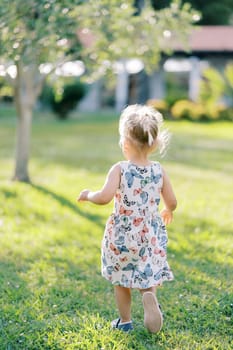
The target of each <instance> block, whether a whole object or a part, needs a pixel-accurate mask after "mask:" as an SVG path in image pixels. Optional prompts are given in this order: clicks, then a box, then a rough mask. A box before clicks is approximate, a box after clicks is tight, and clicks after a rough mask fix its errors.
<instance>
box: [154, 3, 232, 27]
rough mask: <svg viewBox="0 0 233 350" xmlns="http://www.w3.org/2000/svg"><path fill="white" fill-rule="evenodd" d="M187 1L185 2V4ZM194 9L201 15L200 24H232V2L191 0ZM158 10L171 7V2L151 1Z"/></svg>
mask: <svg viewBox="0 0 233 350" xmlns="http://www.w3.org/2000/svg"><path fill="white" fill-rule="evenodd" d="M185 1H186V0H183V1H182V2H183V3H184V2H185ZM188 2H189V3H190V4H191V5H192V6H193V8H195V9H197V10H198V11H199V12H200V13H201V18H200V21H199V22H198V23H199V24H203V25H228V24H232V20H233V19H232V1H231V0H222V1H218V0H205V1H202V0H189V1H188ZM151 3H152V5H153V7H154V8H155V9H156V10H159V9H162V8H164V7H166V6H169V4H170V3H171V0H151Z"/></svg>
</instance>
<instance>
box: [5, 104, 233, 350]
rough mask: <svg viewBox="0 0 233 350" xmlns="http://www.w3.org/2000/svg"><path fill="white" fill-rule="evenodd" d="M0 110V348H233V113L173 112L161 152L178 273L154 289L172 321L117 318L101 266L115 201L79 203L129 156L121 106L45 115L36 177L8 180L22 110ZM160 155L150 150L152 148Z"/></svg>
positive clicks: (34, 161) (35, 145)
mask: <svg viewBox="0 0 233 350" xmlns="http://www.w3.org/2000/svg"><path fill="white" fill-rule="evenodd" d="M7 114H8V110H7V109H1V111H0V169H1V171H0V201H1V207H0V350H20V349H23V350H48V349H51V350H62V349H66V350H72V349H78V350H84V349H85V350H97V349H99V350H131V349H135V350H144V349H145V350H149V349H150V350H152V349H153V350H157V349H158V350H168V349H169V350H183V349H184V350H194V349H195V350H215V349H216V350H217V349H220V350H230V349H232V348H233V327H232V326H233V325H232V312H233V283H232V279H233V254H232V251H233V249H232V248H233V239H232V233H233V191H232V174H233V123H230V122H228V123H227V122H221V123H220V122H219V123H217V122H216V123H212V124H198V123H190V122H171V121H170V122H166V126H167V127H168V128H169V130H170V131H171V132H172V134H173V137H172V142H171V144H170V147H169V150H168V153H167V155H166V157H165V158H163V159H160V161H161V162H162V163H163V165H164V167H165V169H166V170H167V172H168V173H169V175H170V178H171V181H172V183H173V186H174V189H175V192H176V195H177V198H178V208H177V210H176V213H175V218H174V222H173V223H172V224H171V225H170V226H169V227H168V232H169V249H168V257H169V263H170V265H171V267H172V270H173V272H174V274H175V281H173V282H170V283H166V284H164V286H163V287H162V288H160V289H159V291H158V298H159V301H160V303H161V305H162V308H163V312H164V328H163V330H162V331H161V332H160V333H159V334H157V335H151V334H149V333H148V332H147V330H145V329H144V327H143V310H142V304H141V298H140V295H139V293H138V292H137V291H134V292H133V319H134V325H135V329H134V331H133V332H132V333H130V334H124V333H123V334H122V333H121V332H119V331H112V330H111V329H110V321H111V320H112V319H114V318H116V317H117V310H116V307H115V303H114V296H113V291H112V286H111V285H110V284H109V283H108V282H107V281H105V280H104V279H103V278H102V277H101V275H100V244H101V238H102V234H103V229H104V224H105V221H106V219H107V217H108V215H109V214H110V212H111V210H112V204H109V205H107V206H99V207H98V206H95V205H93V204H90V203H80V204H77V203H76V196H77V195H78V193H79V192H80V190H81V189H83V188H88V187H90V188H92V189H98V188H99V187H100V186H101V185H102V184H103V182H104V179H105V175H106V172H107V171H108V169H109V167H110V166H111V164H112V163H114V162H116V161H118V160H120V159H122V157H121V151H120V149H119V147H118V132H117V116H116V115H114V114H112V113H110V114H108V113H102V114H99V115H86V116H83V115H77V116H73V118H71V119H70V120H68V121H65V122H59V121H57V120H55V119H53V118H52V117H51V116H49V115H41V114H37V115H36V117H35V119H34V123H33V129H32V143H31V161H30V174H31V178H32V184H30V185H29V184H23V183H15V182H11V181H10V178H11V175H12V173H13V166H14V157H13V155H14V144H15V141H14V137H15V118H14V117H13V116H12V115H11V113H9V115H7ZM156 158H158V159H159V157H158V156H157V155H154V159H156Z"/></svg>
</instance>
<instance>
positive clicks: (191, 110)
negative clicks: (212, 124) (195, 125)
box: [170, 100, 232, 121]
mask: <svg viewBox="0 0 233 350" xmlns="http://www.w3.org/2000/svg"><path fill="white" fill-rule="evenodd" d="M170 112H171V116H172V117H173V118H174V119H176V120H177V119H189V120H193V121H213V120H224V119H225V120H232V108H227V107H225V106H224V105H220V104H219V105H208V104H202V103H195V102H193V101H190V100H180V101H177V102H176V103H175V104H174V105H173V106H172V107H171V110H170Z"/></svg>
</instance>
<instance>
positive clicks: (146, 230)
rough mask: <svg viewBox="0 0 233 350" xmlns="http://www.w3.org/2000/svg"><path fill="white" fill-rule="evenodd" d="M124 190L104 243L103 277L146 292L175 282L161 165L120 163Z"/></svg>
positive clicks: (119, 196)
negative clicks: (162, 209) (162, 204)
mask: <svg viewBox="0 0 233 350" xmlns="http://www.w3.org/2000/svg"><path fill="white" fill-rule="evenodd" d="M119 164H120V167H121V181H120V188H119V189H118V190H117V193H116V195H115V198H114V212H113V213H112V215H111V216H110V217H109V219H108V221H107V223H106V227H105V232H104V237H103V241H102V275H103V276H104V277H105V278H106V279H107V280H109V281H110V282H111V283H112V284H113V285H120V286H123V287H127V288H139V289H146V288H149V287H152V286H157V285H161V284H162V282H163V281H168V280H172V279H173V274H172V272H171V270H170V267H169V265H168V262H167V254H166V251H167V241H168V239H167V232H166V228H165V225H164V223H163V221H162V219H161V217H160V214H159V211H158V206H159V202H160V193H161V188H162V184H163V175H162V169H161V165H160V164H159V163H158V162H151V164H150V165H148V166H137V165H135V164H133V163H131V162H129V161H123V162H120V163H119Z"/></svg>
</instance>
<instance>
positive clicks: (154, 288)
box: [139, 287, 156, 295]
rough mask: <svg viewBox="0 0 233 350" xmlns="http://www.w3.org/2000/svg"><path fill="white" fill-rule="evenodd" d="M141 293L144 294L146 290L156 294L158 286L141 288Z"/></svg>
mask: <svg viewBox="0 0 233 350" xmlns="http://www.w3.org/2000/svg"><path fill="white" fill-rule="evenodd" d="M139 291H140V293H141V295H143V294H144V293H145V292H152V293H154V294H155V292H156V287H150V288H147V289H139Z"/></svg>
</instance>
